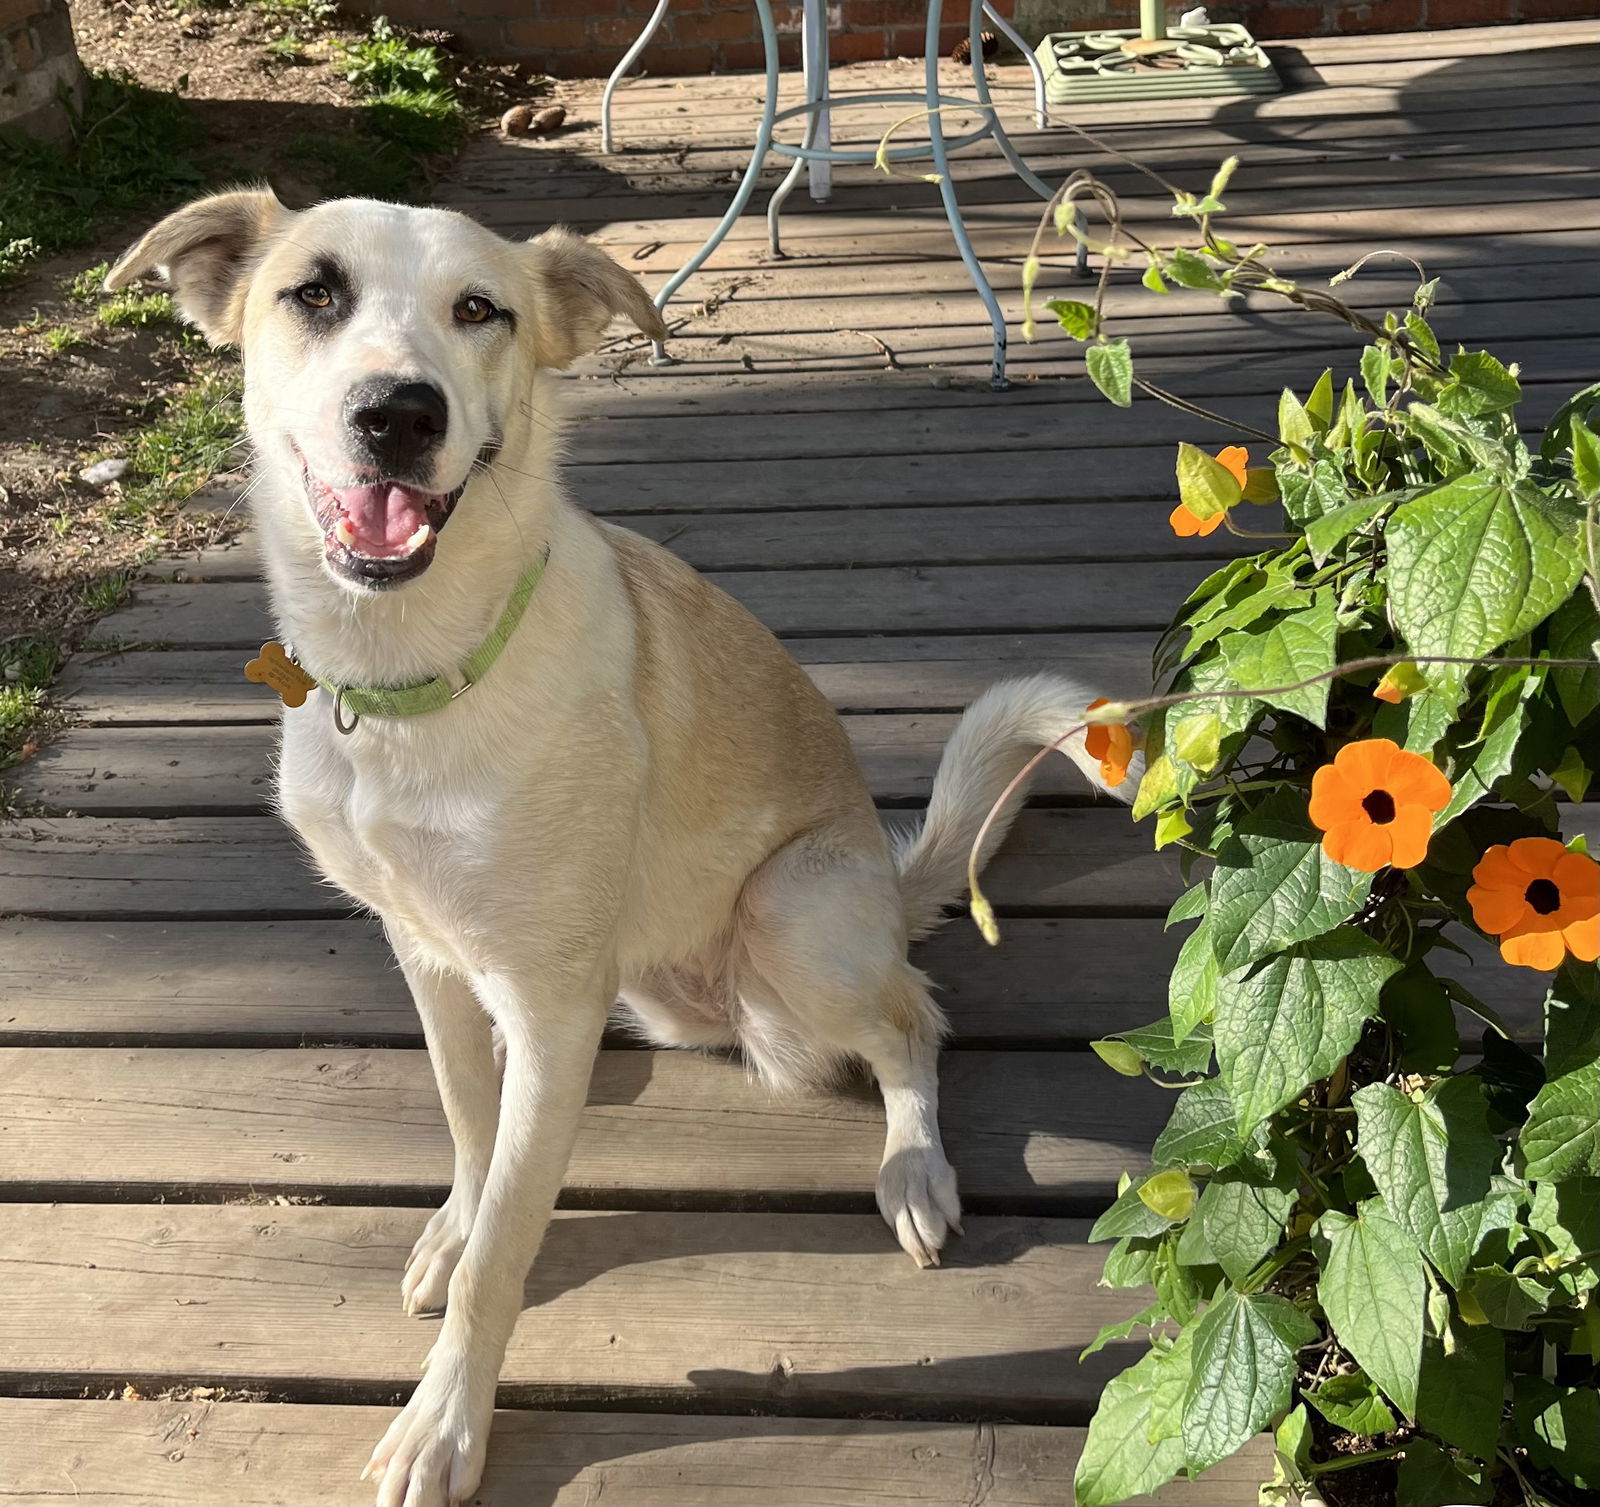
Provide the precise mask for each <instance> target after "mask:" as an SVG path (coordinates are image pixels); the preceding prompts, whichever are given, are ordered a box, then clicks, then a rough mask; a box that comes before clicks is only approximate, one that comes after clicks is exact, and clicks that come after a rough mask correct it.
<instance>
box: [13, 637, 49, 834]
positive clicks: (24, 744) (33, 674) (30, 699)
mask: <svg viewBox="0 0 1600 1507" xmlns="http://www.w3.org/2000/svg"><path fill="white" fill-rule="evenodd" d="M60 663H61V650H60V648H59V647H58V646H57V645H56V644H55V643H54V642H53V641H51V640H49V639H22V640H20V641H19V642H16V643H10V644H4V645H0V769H10V768H11V767H12V765H14V764H17V763H19V762H20V761H21V760H22V759H24V758H26V757H27V755H28V754H30V753H31V752H32V751H33V748H32V745H33V743H34V742H35V740H36V739H37V738H38V737H39V736H40V735H41V734H42V733H44V732H45V731H47V730H48V728H49V727H50V726H51V725H52V724H53V723H54V722H56V721H58V720H59V719H60V713H58V712H54V711H52V710H51V709H50V707H49V706H48V705H47V702H46V694H47V692H48V690H49V687H50V682H51V681H52V680H53V679H54V678H55V673H56V670H57V668H58V667H59V666H60ZM4 805H5V802H4V797H3V795H0V810H3V808H4Z"/></svg>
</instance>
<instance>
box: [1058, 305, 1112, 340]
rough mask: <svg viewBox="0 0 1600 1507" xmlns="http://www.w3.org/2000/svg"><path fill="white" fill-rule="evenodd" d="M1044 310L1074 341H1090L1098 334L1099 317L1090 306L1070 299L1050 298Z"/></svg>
mask: <svg viewBox="0 0 1600 1507" xmlns="http://www.w3.org/2000/svg"><path fill="white" fill-rule="evenodd" d="M1045 308H1047V309H1048V310H1049V311H1050V312H1051V313H1052V314H1054V315H1055V316H1056V323H1057V324H1059V325H1060V326H1061V328H1062V329H1064V330H1065V331H1066V332H1067V333H1068V334H1069V335H1070V336H1072V338H1073V339H1074V340H1092V339H1093V338H1094V337H1095V336H1096V335H1097V334H1099V332H1100V316H1099V315H1098V314H1096V313H1095V311H1094V306H1093V305H1092V304H1086V303H1079V302H1078V301H1077V300H1076V299H1072V298H1052V299H1050V300H1049V301H1048V302H1047V303H1046V304H1045Z"/></svg>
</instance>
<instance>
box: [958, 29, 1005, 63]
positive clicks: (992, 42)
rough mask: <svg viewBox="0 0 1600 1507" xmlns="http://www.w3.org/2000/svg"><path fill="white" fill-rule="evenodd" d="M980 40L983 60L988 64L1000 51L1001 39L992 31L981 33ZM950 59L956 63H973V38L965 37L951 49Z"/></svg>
mask: <svg viewBox="0 0 1600 1507" xmlns="http://www.w3.org/2000/svg"><path fill="white" fill-rule="evenodd" d="M978 40H979V41H980V42H981V43H982V44H983V60H984V62H988V61H989V59H990V58H992V57H993V56H994V55H995V54H996V53H997V52H999V51H1000V38H999V37H997V36H996V35H995V34H994V33H993V32H992V31H985V32H980V33H979V34H978ZM950 59H951V61H952V62H955V63H970V62H971V61H972V38H971V37H970V36H967V37H963V38H962V39H961V40H960V41H959V42H957V43H956V45H955V46H954V47H952V48H951V49H950Z"/></svg>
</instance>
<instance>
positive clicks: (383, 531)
mask: <svg viewBox="0 0 1600 1507" xmlns="http://www.w3.org/2000/svg"><path fill="white" fill-rule="evenodd" d="M305 481H306V495H307V496H308V497H309V498H310V500H311V506H312V510H313V511H314V512H315V513H316V515H317V522H318V523H319V524H321V526H322V533H323V553H324V557H325V558H326V560H327V562H328V565H329V568H330V569H332V570H334V571H335V572H337V573H338V574H339V575H342V576H346V577H348V578H349V579H351V580H354V581H360V582H362V583H363V584H364V585H368V586H391V585H397V584H398V583H399V582H401V581H409V580H410V579H411V578H412V577H413V576H419V575H421V574H422V572H423V571H425V570H426V569H427V568H428V566H429V565H431V564H432V563H433V552H434V548H435V546H436V542H437V539H438V534H439V530H440V529H442V528H443V527H444V526H445V524H446V523H447V522H448V521H449V518H450V514H451V512H452V511H453V510H454V508H455V505H456V503H457V502H459V501H460V500H461V494H462V492H463V491H465V490H466V487H465V483H463V484H462V486H459V487H457V488H456V489H455V491H453V492H425V491H423V490H422V489H421V488H420V487H412V486H407V485H405V484H404V483H403V482H398V481H377V482H368V483H365V484H363V485H360V486H353V487H330V486H328V485H327V484H326V483H324V482H322V481H319V480H318V479H317V478H316V477H315V476H313V475H312V474H311V472H310V470H309V468H308V469H307V471H306V473H305Z"/></svg>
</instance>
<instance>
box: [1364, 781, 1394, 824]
mask: <svg viewBox="0 0 1600 1507" xmlns="http://www.w3.org/2000/svg"><path fill="white" fill-rule="evenodd" d="M1361 809H1362V810H1363V811H1365V812H1366V813H1367V815H1368V816H1370V817H1371V818H1372V820H1373V821H1374V822H1375V823H1376V824H1377V825H1378V826H1380V827H1387V826H1388V825H1389V823H1390V822H1392V821H1393V820H1394V797H1393V796H1392V795H1390V794H1389V792H1388V791H1387V790H1374V791H1373V792H1372V794H1371V795H1369V796H1367V797H1366V799H1365V800H1363V801H1362V802H1361Z"/></svg>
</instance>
